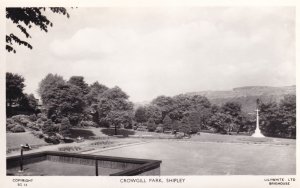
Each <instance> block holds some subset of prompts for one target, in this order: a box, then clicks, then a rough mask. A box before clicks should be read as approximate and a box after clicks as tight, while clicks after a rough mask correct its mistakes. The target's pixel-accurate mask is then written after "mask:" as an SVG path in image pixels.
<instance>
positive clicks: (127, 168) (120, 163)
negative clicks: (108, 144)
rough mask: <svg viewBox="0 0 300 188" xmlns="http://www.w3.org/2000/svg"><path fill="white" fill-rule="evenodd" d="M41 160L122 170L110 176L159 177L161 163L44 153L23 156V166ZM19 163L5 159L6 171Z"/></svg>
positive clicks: (11, 158) (17, 160)
mask: <svg viewBox="0 0 300 188" xmlns="http://www.w3.org/2000/svg"><path fill="white" fill-rule="evenodd" d="M43 160H49V161H55V162H62V163H71V164H79V165H89V166H96V165H97V166H98V167H102V168H112V169H120V170H122V171H121V172H118V173H114V174H110V176H133V175H160V163H161V161H158V160H148V159H135V158H123V157H111V156H102V155H89V154H78V153H66V152H56V151H45V152H38V153H31V154H25V155H23V164H24V165H26V164H31V163H35V162H39V161H43ZM20 161H21V156H13V157H7V159H6V163H7V169H10V168H14V167H17V166H19V165H20ZM96 161H97V164H96Z"/></svg>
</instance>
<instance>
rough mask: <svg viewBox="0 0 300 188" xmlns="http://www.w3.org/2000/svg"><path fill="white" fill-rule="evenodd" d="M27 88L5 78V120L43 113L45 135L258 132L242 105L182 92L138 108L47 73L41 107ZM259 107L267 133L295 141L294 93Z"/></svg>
mask: <svg viewBox="0 0 300 188" xmlns="http://www.w3.org/2000/svg"><path fill="white" fill-rule="evenodd" d="M24 87H25V85H24V78H23V77H22V76H21V75H18V74H13V73H7V74H6V104H7V106H6V107H7V116H8V117H9V116H12V115H16V114H17V113H18V112H19V111H18V112H16V111H14V109H15V108H16V107H18V108H22V109H23V110H24V111H26V112H28V113H35V114H38V113H40V112H41V113H42V114H43V115H44V116H45V118H47V121H45V123H44V125H43V126H42V127H43V131H44V132H46V133H47V134H52V133H55V132H61V133H62V134H64V135H68V130H69V129H70V128H71V127H76V126H94V127H113V128H114V129H115V134H117V130H118V129H119V128H120V127H123V128H128V129H131V128H134V129H138V130H139V129H145V130H146V131H156V132H173V133H175V134H176V133H177V132H183V133H184V134H193V133H197V132H199V131H210V132H216V133H221V134H231V133H233V132H234V133H237V134H239V133H241V132H244V133H245V132H246V133H249V134H251V133H252V132H254V130H255V121H256V119H255V115H253V114H247V113H245V112H243V111H242V106H241V104H240V103H238V102H235V101H231V102H226V103H225V104H222V105H221V106H218V105H214V104H211V102H210V101H209V100H208V99H207V98H206V97H205V96H200V95H185V94H180V95H176V96H174V97H169V96H158V97H156V98H155V99H153V100H152V101H151V102H150V104H148V105H145V106H139V107H137V108H134V104H133V103H132V102H131V101H130V100H129V96H128V95H127V94H126V92H124V91H123V90H122V89H121V88H119V87H118V86H115V87H112V88H109V87H107V86H105V85H103V84H100V83H99V82H97V81H96V82H94V83H92V84H90V85H89V84H87V83H86V81H85V80H84V77H82V76H72V77H70V79H68V80H65V79H64V78H63V77H62V76H60V75H57V74H48V75H47V76H46V77H45V78H44V79H42V80H41V82H40V83H39V88H38V94H39V96H40V99H41V104H42V106H40V107H38V102H37V101H38V100H37V99H36V98H35V97H34V96H33V95H32V94H29V95H28V94H25V93H24V92H23V89H24ZM259 109H260V116H261V124H260V128H261V130H262V132H263V134H265V135H266V136H276V137H285V138H295V137H296V96H295V95H287V96H285V97H284V98H283V99H282V100H281V102H280V103H278V104H277V103H276V102H274V101H267V102H261V103H260V104H259ZM253 110H254V109H253ZM57 124H59V125H60V126H55V125H57Z"/></svg>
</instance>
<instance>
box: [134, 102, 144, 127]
mask: <svg viewBox="0 0 300 188" xmlns="http://www.w3.org/2000/svg"><path fill="white" fill-rule="evenodd" d="M134 118H135V121H136V122H138V123H144V122H146V121H147V116H146V109H145V107H143V106H139V107H138V108H137V109H136V110H135V114H134Z"/></svg>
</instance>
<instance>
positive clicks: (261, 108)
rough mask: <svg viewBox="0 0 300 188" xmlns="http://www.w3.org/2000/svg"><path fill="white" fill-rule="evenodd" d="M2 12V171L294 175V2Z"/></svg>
mask: <svg viewBox="0 0 300 188" xmlns="http://www.w3.org/2000/svg"><path fill="white" fill-rule="evenodd" d="M4 16H5V35H6V37H5V39H6V40H5V41H6V42H5V43H4V44H5V50H4V48H3V52H4V54H5V71H4V74H5V76H4V79H5V89H4V91H5V95H4V96H5V99H4V97H3V100H5V103H3V104H5V117H4V122H6V126H5V125H3V126H5V129H6V130H5V138H4V139H3V141H5V143H6V144H5V149H6V169H5V173H6V177H13V178H21V177H22V178H25V179H26V178H30V177H33V176H34V177H39V176H46V177H49V176H52V177H53V176H59V177H65V176H76V177H74V178H81V176H85V177H96V176H100V177H111V176H118V177H119V179H118V180H117V181H118V182H119V183H120V184H122V183H123V184H124V183H125V184H126V183H127V184H130V183H135V184H134V185H135V186H137V185H139V184H136V183H140V184H142V183H147V182H148V183H149V182H150V183H151V182H152V183H153V182H155V183H157V184H159V183H165V184H164V185H165V186H170V183H172V184H177V185H178V184H181V185H184V183H185V181H188V180H187V179H186V178H185V177H189V176H193V177H198V176H199V177H202V176H209V177H220V176H221V177H225V178H226V177H228V178H230V177H233V176H236V175H239V176H241V177H246V176H255V177H259V176H263V177H268V179H266V178H265V179H262V180H261V181H264V185H266V186H271V185H274V186H278V185H290V183H292V182H290V179H280V177H286V176H290V177H296V7H295V6H229V5H228V6H157V7H156V6H144V7H143V6H138V7H137V6H128V7H127V6H111V7H110V6H93V7H92V6H89V7H84V6H60V7H58V6H6V7H5V15H4ZM3 130H4V129H3ZM129 176H137V177H138V178H133V177H129ZM172 176H176V177H177V178H168V177H172ZM100 177H99V178H100ZM147 177H154V178H151V179H149V178H147ZM274 177H279V178H277V179H276V178H274ZM291 181H292V180H291ZM167 183H169V184H167ZM20 185H21V186H27V184H26V185H24V182H23V184H20ZM155 185H156V184H155ZM295 185H296V184H295V183H294V184H293V185H292V186H290V187H293V186H295ZM18 186H19V185H18ZM132 186H133V184H132ZM16 187H17V185H16ZM29 187H30V186H29ZM183 187H184V186H183ZM288 187H289V186H288Z"/></svg>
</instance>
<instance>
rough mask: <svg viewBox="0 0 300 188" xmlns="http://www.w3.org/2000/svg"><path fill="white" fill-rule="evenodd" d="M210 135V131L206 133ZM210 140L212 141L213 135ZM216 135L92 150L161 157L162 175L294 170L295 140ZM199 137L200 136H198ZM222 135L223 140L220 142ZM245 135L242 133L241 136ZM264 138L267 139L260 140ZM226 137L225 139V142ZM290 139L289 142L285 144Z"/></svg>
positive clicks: (285, 171)
mask: <svg viewBox="0 0 300 188" xmlns="http://www.w3.org/2000/svg"><path fill="white" fill-rule="evenodd" d="M206 136H207V137H209V135H206ZM210 136H211V138H210V139H211V141H213V136H214V135H210ZM218 136H219V139H218V140H219V141H218V142H201V141H199V140H200V138H199V140H198V141H196V137H195V138H193V139H194V141H193V139H192V140H190V141H176V140H156V141H153V142H150V143H145V144H140V145H133V146H129V147H124V148H118V149H114V150H107V151H103V152H98V153H93V154H99V155H110V156H119V157H134V158H144V159H157V160H162V165H161V175H291V174H295V173H296V146H295V140H286V139H279V140H276V139H275V140H274V139H273V138H261V139H259V140H260V142H257V139H255V138H252V137H248V140H247V142H244V141H243V140H242V142H237V141H236V139H237V138H238V137H235V136H231V138H232V139H233V140H235V141H236V142H234V143H232V142H231V141H230V137H227V136H225V135H217V137H218ZM199 137H201V136H199ZM221 137H223V141H222V142H221V141H220V140H221ZM242 138H244V139H246V138H245V137H241V138H240V139H242ZM263 139H265V140H267V141H266V142H263ZM224 140H226V142H224ZM280 140H281V141H282V143H285V144H281V143H280ZM287 142H289V144H287Z"/></svg>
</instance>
